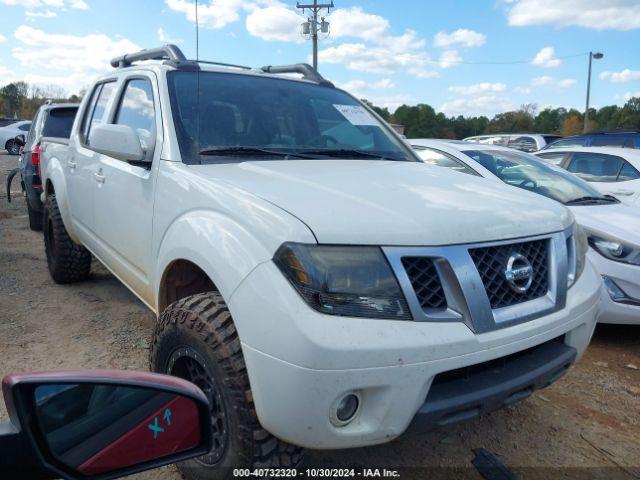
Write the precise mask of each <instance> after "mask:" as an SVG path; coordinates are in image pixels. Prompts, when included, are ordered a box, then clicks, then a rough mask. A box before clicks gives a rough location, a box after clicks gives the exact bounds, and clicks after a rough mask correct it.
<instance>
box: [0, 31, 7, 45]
mask: <svg viewBox="0 0 640 480" xmlns="http://www.w3.org/2000/svg"><path fill="white" fill-rule="evenodd" d="M6 41H7V37H5V36H4V35H2V34H1V33H0V43H4V42H6Z"/></svg>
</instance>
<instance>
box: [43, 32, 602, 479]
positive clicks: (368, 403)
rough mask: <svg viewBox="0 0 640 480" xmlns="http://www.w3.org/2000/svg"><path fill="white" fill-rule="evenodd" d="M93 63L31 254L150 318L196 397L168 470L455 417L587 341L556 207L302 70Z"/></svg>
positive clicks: (580, 268) (380, 436)
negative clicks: (439, 155)
mask: <svg viewBox="0 0 640 480" xmlns="http://www.w3.org/2000/svg"><path fill="white" fill-rule="evenodd" d="M112 66H113V67H114V69H113V70H112V71H110V72H109V73H107V74H106V75H104V76H103V77H102V78H100V79H99V80H98V81H97V82H95V83H94V84H93V86H92V87H91V88H90V89H89V90H88V91H87V95H86V97H85V98H84V100H83V102H82V105H81V107H80V110H79V112H78V115H77V118H76V121H75V124H74V127H73V131H72V134H71V137H70V139H69V141H68V144H67V143H66V142H62V143H55V142H45V144H44V145H43V160H42V167H43V171H42V179H43V184H44V193H43V198H44V201H45V213H44V241H45V248H46V254H47V262H48V267H49V271H50V273H51V275H52V277H53V279H54V280H55V281H56V282H58V283H71V282H77V281H82V280H86V279H87V278H88V277H89V273H90V266H91V265H90V264H91V261H92V256H94V257H95V258H97V259H98V260H99V261H100V262H102V263H103V264H104V265H105V266H106V267H107V268H108V269H109V270H110V271H111V272H113V274H114V275H115V276H117V277H118V278H119V279H120V280H121V281H122V283H124V284H125V285H126V286H127V287H128V288H129V289H130V290H131V291H132V292H134V293H135V294H136V295H137V296H138V297H139V298H140V300H141V301H142V302H144V303H145V304H146V305H148V307H149V308H150V309H151V310H153V311H154V312H155V313H156V314H157V315H158V322H157V326H156V328H155V331H154V333H153V340H152V344H151V354H150V363H151V369H152V370H154V371H156V372H162V373H167V374H171V375H175V376H178V377H182V378H184V379H187V380H190V381H192V382H193V383H195V384H196V385H198V386H199V387H200V388H201V389H202V390H203V391H204V392H205V394H206V395H207V396H208V398H209V401H210V402H211V416H212V419H213V435H214V442H213V447H212V449H211V451H210V452H209V453H208V454H207V455H206V456H204V457H202V458H199V459H197V460H193V461H187V462H185V463H183V464H181V466H180V469H181V470H182V472H183V473H184V475H185V476H186V477H187V478H193V479H196V478H197V479H202V478H231V477H232V470H231V469H230V468H229V467H234V468H246V469H253V468H259V467H265V468H280V467H282V468H285V467H295V466H296V465H298V463H299V461H300V459H301V456H302V453H303V450H304V449H305V448H311V449H340V448H349V447H361V446H366V445H374V444H379V443H383V442H388V441H390V440H392V439H394V438H396V437H397V436H399V435H401V434H402V433H403V432H405V431H406V430H407V429H408V428H409V427H411V428H412V429H414V428H416V429H429V428H434V427H438V426H443V425H449V424H451V423H454V422H457V421H460V420H467V419H471V418H473V417H476V416H478V415H480V414H483V413H485V412H489V411H491V410H494V409H497V408H500V407H502V406H505V405H510V404H512V403H514V402H516V401H518V400H521V399H524V398H526V397H528V396H529V395H530V394H531V393H532V392H533V391H534V390H536V389H539V388H543V387H546V386H547V385H549V384H551V383H553V382H554V381H556V380H557V379H558V378H559V377H561V376H562V375H563V374H564V373H565V372H566V371H567V369H569V368H570V366H571V365H572V364H573V363H574V362H575V361H576V360H577V359H579V358H580V356H581V355H582V354H583V352H584V351H585V349H586V348H587V345H588V343H589V340H590V338H591V335H592V333H593V329H594V325H595V320H596V315H597V309H598V301H599V298H600V288H601V279H600V277H599V275H597V274H596V273H595V271H594V270H593V268H592V267H591V265H590V264H589V263H588V262H586V261H585V252H586V250H587V244H586V241H585V237H584V234H583V232H582V231H581V230H580V228H578V227H577V226H576V224H575V221H574V219H573V217H572V215H571V213H570V212H569V211H568V210H567V209H566V208H565V207H563V206H562V205H560V204H558V203H556V202H554V201H552V200H547V199H545V198H542V197H540V196H538V195H535V194H531V193H528V192H526V191H521V190H518V189H513V188H510V187H508V186H502V185H499V184H495V183H494V182H487V181H486V180H483V179H479V178H473V177H471V176H468V175H461V174H459V173H456V172H453V171H448V170H446V169H442V168H437V167H433V166H429V165H425V164H424V163H423V162H422V161H420V159H419V158H417V157H416V155H415V154H414V153H413V151H412V150H411V148H410V147H409V146H408V145H407V144H406V143H405V142H404V141H403V140H402V138H401V137H399V136H398V135H397V134H396V133H394V131H393V130H392V129H391V128H390V127H389V126H388V125H387V124H386V123H385V122H383V121H382V120H381V119H380V118H379V117H378V116H377V115H376V114H375V113H373V112H372V111H371V110H370V109H369V108H368V107H367V106H366V105H363V103H361V102H360V101H358V100H356V99H355V98H354V97H352V96H351V95H349V94H348V93H347V92H345V91H343V90H340V89H338V88H335V87H334V86H333V84H331V83H330V82H328V81H327V80H325V79H324V78H323V77H321V76H320V75H319V74H318V73H317V72H316V71H315V70H314V69H313V68H311V67H310V66H308V65H305V64H299V65H291V66H283V67H263V68H260V69H251V68H247V67H240V66H231V65H221V64H213V63H212V62H198V61H193V60H187V59H186V58H185V56H184V55H183V54H182V52H181V51H180V50H179V49H178V48H177V47H175V46H172V45H167V46H164V47H161V48H157V49H151V50H143V51H142V52H138V53H133V54H128V55H124V56H122V57H120V58H116V59H114V60H113V61H112ZM293 74H298V77H295V76H294V75H293Z"/></svg>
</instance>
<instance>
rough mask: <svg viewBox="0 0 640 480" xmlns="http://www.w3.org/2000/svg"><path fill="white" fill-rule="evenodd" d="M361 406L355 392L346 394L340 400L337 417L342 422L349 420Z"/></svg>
mask: <svg viewBox="0 0 640 480" xmlns="http://www.w3.org/2000/svg"><path fill="white" fill-rule="evenodd" d="M359 406H360V400H358V397H357V396H356V395H354V394H353V393H350V394H349V395H345V396H344V397H342V399H341V400H340V401H339V402H338V408H337V409H336V418H337V419H338V420H339V421H340V422H342V423H347V422H349V421H350V420H351V419H352V418H353V417H354V415H355V414H356V412H357V411H358V407H359Z"/></svg>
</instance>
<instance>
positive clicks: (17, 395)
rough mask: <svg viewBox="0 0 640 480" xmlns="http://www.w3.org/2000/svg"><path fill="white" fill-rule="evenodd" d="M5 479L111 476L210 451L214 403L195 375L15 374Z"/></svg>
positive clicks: (2, 451)
mask: <svg viewBox="0 0 640 480" xmlns="http://www.w3.org/2000/svg"><path fill="white" fill-rule="evenodd" d="M2 390H3V393H4V398H5V403H6V405H7V410H8V412H9V418H10V419H9V420H8V421H6V422H4V423H0V478H3V479H7V478H40V479H46V478H56V477H64V478H71V479H76V478H77V479H87V478H92V479H94V478H95V479H109V478H117V477H121V476H124V475H129V474H132V473H135V472H140V471H143V470H149V469H152V468H156V467H159V466H162V465H166V464H169V463H174V462H177V461H181V460H185V459H188V458H192V457H197V456H200V455H204V454H206V453H207V452H208V451H209V450H210V448H211V416H210V412H209V402H208V400H207V398H206V397H205V395H204V394H203V393H202V391H201V390H200V389H199V388H198V387H196V386H195V385H193V384H192V383H189V382H187V381H184V380H181V379H179V378H175V377H169V376H166V375H158V374H152V373H141V372H126V371H109V370H95V371H82V372H64V373H59V372H47V373H33V374H20V375H9V376H7V377H5V378H4V379H3V381H2Z"/></svg>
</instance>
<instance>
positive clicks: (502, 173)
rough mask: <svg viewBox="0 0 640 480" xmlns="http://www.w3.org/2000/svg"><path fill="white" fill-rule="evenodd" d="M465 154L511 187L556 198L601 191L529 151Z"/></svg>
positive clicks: (594, 194) (595, 194)
mask: <svg viewBox="0 0 640 480" xmlns="http://www.w3.org/2000/svg"><path fill="white" fill-rule="evenodd" d="M463 153H464V154H465V155H467V156H469V157H471V158H473V159H474V160H475V161H476V162H478V163H479V164H480V165H482V166H483V167H484V168H486V169H487V170H489V171H490V172H491V173H493V174H494V175H496V176H497V177H498V178H499V179H500V180H502V181H503V182H505V183H507V184H509V185H513V186H514V187H519V188H523V189H525V190H529V191H531V192H535V193H539V194H540V195H544V196H545V197H549V198H552V199H554V200H557V201H558V202H562V203H567V202H571V201H573V200H577V199H581V198H585V197H594V198H601V197H602V194H601V193H599V192H598V191H597V190H595V189H594V188H592V187H590V186H589V184H588V183H587V182H585V181H583V180H580V179H579V178H576V177H574V176H573V175H571V174H570V173H567V172H565V171H564V170H561V169H559V168H558V167H554V166H552V165H547V164H545V163H544V162H542V161H540V160H538V159H537V158H535V157H533V156H532V155H528V154H525V153H518V152H503V151H499V150H495V151H493V150H482V151H480V150H465V151H464V152H463Z"/></svg>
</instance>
